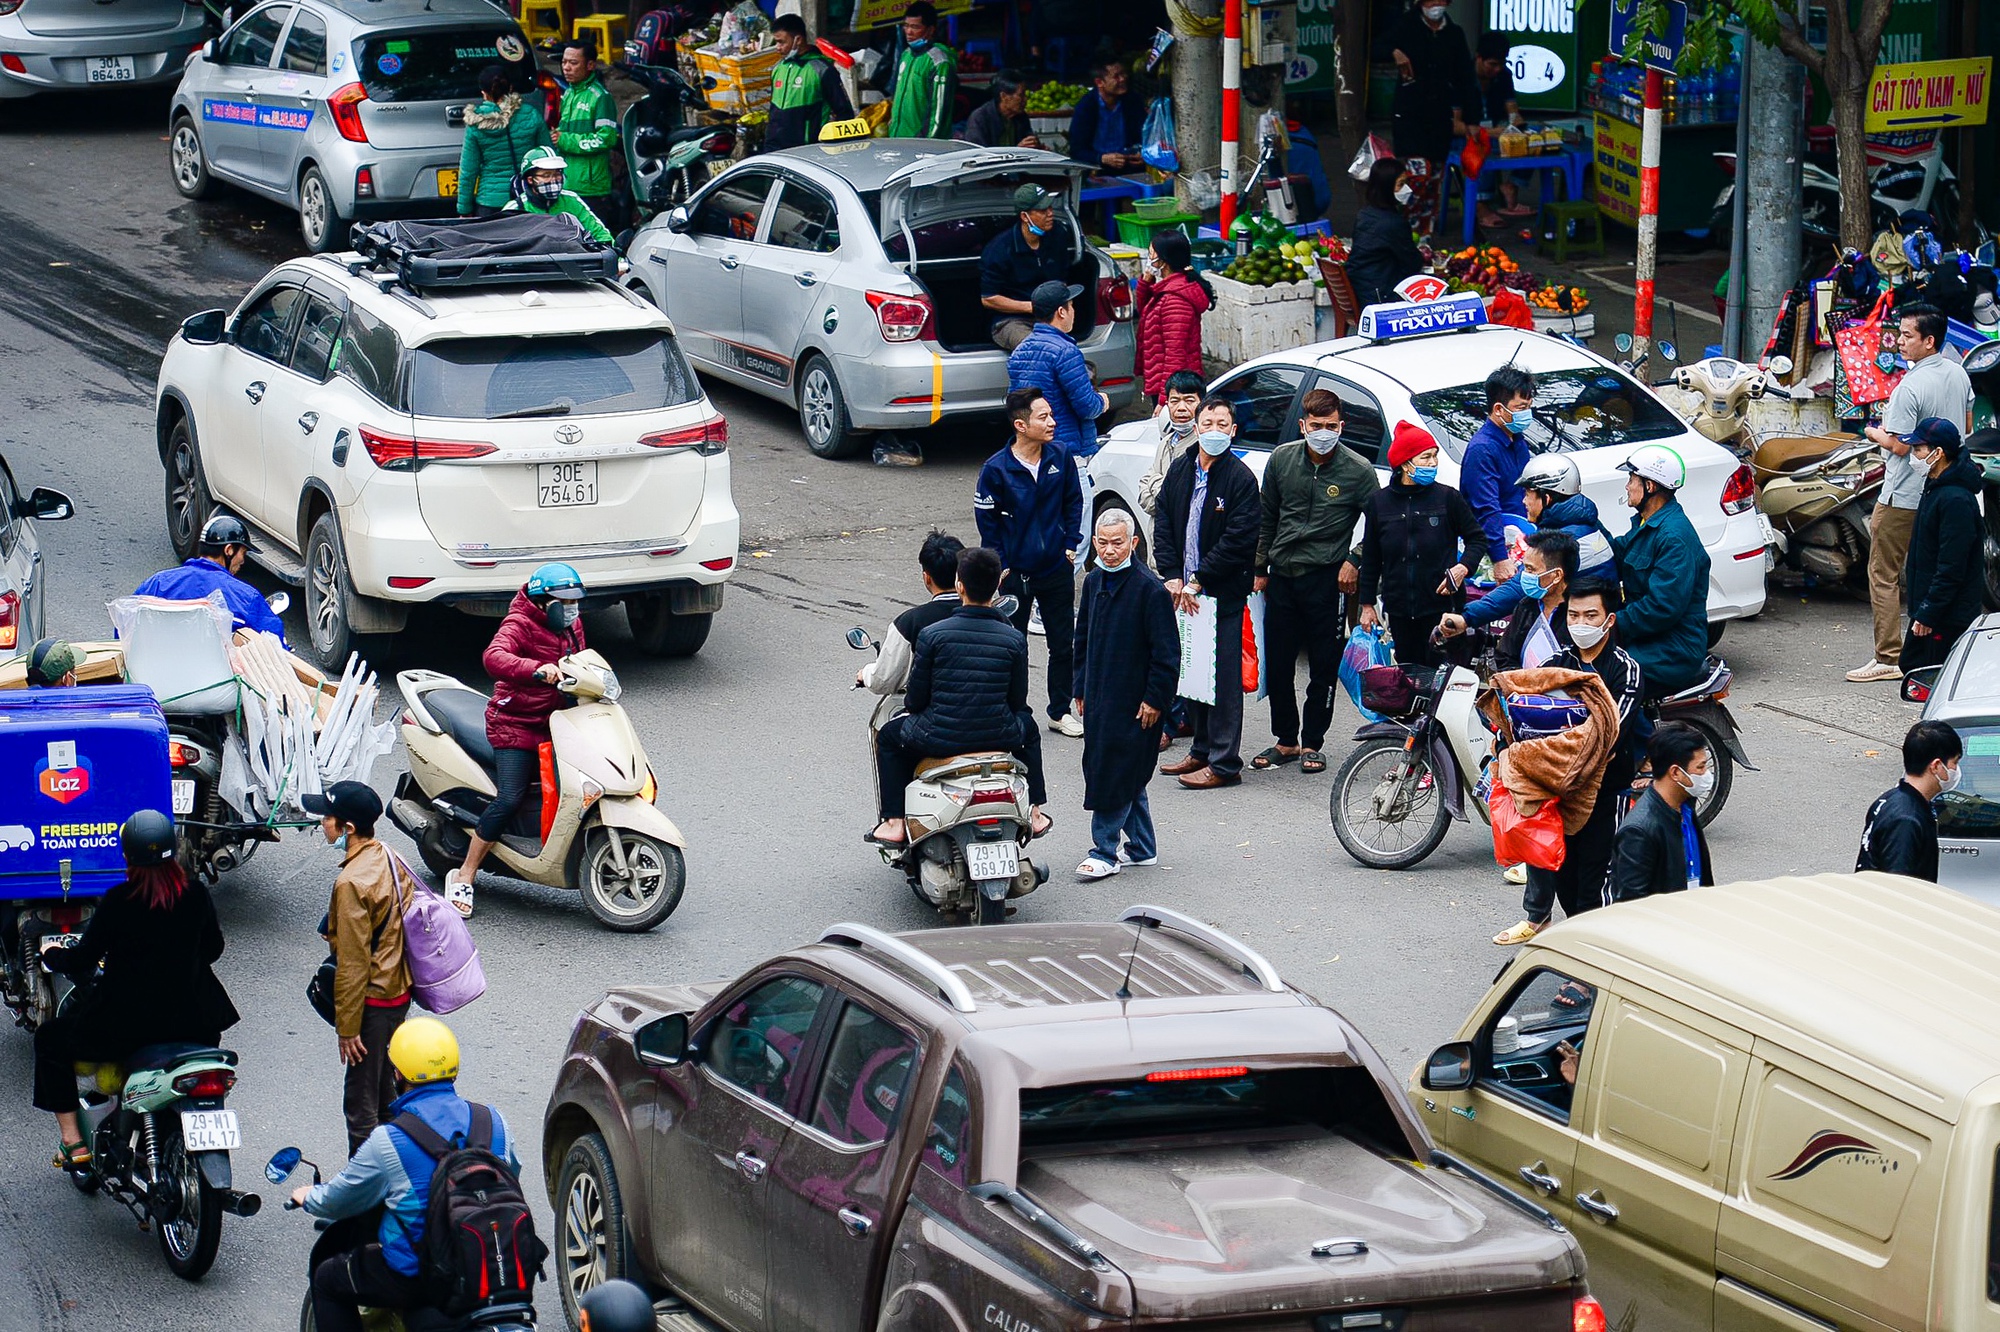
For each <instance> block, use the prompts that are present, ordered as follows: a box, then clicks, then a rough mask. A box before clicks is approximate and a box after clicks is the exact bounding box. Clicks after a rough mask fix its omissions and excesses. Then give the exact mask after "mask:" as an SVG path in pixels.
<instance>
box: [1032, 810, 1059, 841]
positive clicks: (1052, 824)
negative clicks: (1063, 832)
mask: <svg viewBox="0 0 2000 1332" xmlns="http://www.w3.org/2000/svg"><path fill="white" fill-rule="evenodd" d="M1055 830H1056V821H1055V819H1053V818H1052V817H1050V816H1049V815H1047V814H1044V815H1042V826H1041V827H1039V828H1037V827H1036V826H1035V821H1034V820H1033V819H1030V820H1028V840H1029V841H1031V842H1032V841H1034V840H1035V839H1036V838H1037V837H1047V836H1048V835H1049V834H1050V833H1052V832H1054V831H1055Z"/></svg>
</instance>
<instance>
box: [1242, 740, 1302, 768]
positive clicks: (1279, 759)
mask: <svg viewBox="0 0 2000 1332" xmlns="http://www.w3.org/2000/svg"><path fill="white" fill-rule="evenodd" d="M1298 761H1299V751H1298V750H1296V749H1294V750H1293V751H1292V752H1291V753H1289V754H1287V753H1286V752H1285V751H1284V750H1282V749H1280V748H1278V746H1276V745H1272V746H1271V747H1270V748H1269V749H1267V750H1265V751H1264V752H1263V753H1261V754H1259V755H1258V756H1257V757H1256V758H1253V759H1251V760H1250V766H1251V767H1253V768H1256V769H1258V770H1259V771H1262V770H1263V769H1265V768H1281V767H1283V766H1284V765H1285V764H1287V763H1297V762H1298Z"/></svg>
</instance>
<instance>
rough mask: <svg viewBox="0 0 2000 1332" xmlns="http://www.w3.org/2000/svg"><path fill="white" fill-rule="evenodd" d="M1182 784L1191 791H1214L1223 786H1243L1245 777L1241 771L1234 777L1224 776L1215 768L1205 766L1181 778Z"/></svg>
mask: <svg viewBox="0 0 2000 1332" xmlns="http://www.w3.org/2000/svg"><path fill="white" fill-rule="evenodd" d="M1181 785H1182V786H1185V787H1186V788H1187V789H1188V790H1190V791H1213V790H1215V789H1216V788H1217V787H1222V786H1241V785H1243V777H1242V775H1241V774H1240V773H1239V774H1238V775H1236V776H1234V777H1224V776H1223V775H1222V774H1221V773H1219V772H1217V771H1216V770H1215V769H1214V768H1209V767H1204V768H1202V769H1201V770H1200V771H1198V772H1191V773H1189V774H1188V775H1187V776H1185V777H1183V778H1181Z"/></svg>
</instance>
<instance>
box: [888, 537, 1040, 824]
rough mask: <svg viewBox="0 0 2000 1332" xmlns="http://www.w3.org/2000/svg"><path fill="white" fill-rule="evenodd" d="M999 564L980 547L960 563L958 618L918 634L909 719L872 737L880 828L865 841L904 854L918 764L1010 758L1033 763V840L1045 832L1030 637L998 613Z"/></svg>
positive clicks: (905, 697) (1030, 795)
mask: <svg viewBox="0 0 2000 1332" xmlns="http://www.w3.org/2000/svg"><path fill="white" fill-rule="evenodd" d="M999 589H1000V557H999V556H998V555H996V554H995V553H994V552H992V551H990V550H988V549H986V547H984V546H975V547H973V548H972V549H971V550H967V551H964V552H963V553H961V554H960V555H959V557H958V599H959V601H960V602H961V603H963V604H962V605H960V607H959V608H958V610H956V611H954V612H953V613H952V614H950V615H948V616H946V617H945V618H944V619H942V620H939V621H938V622H937V623H936V624H933V625H931V626H929V627H928V628H926V629H925V630H924V631H923V632H922V633H920V634H918V635H917V650H916V655H915V657H914V659H913V660H912V661H911V663H910V682H909V687H908V689H907V690H906V691H905V692H904V694H903V702H904V705H905V706H906V707H908V708H909V711H908V712H906V713H904V714H903V715H902V716H900V717H897V718H894V719H892V720H891V721H889V722H888V723H886V724H885V725H884V726H883V727H882V729H881V730H880V731H878V732H876V734H875V775H876V780H877V785H878V787H879V788H880V790H881V793H882V796H881V798H882V821H881V822H880V823H879V824H877V825H876V827H875V831H874V832H872V833H870V834H868V840H870V841H873V842H878V843H881V844H882V845H885V846H901V845H902V844H903V843H904V842H905V841H906V840H907V839H908V837H909V833H908V830H907V829H906V828H905V827H904V824H903V791H904V788H905V787H907V786H908V785H909V784H910V782H911V780H912V779H914V778H915V776H916V772H917V760H919V759H923V758H950V757H951V756H952V755H954V754H973V753H980V752H984V751H994V750H1000V751H1006V752H1009V753H1012V754H1013V755H1014V756H1015V757H1016V758H1018V759H1020V760H1021V761H1022V762H1023V763H1024V764H1026V765H1027V769H1028V799H1029V802H1030V803H1031V804H1032V805H1033V806H1034V811H1033V814H1032V823H1033V830H1034V835H1035V836H1037V837H1039V836H1041V835H1042V834H1043V833H1044V832H1046V831H1048V828H1049V820H1048V819H1046V818H1044V817H1043V815H1042V803H1043V801H1045V800H1047V799H1048V794H1047V792H1046V791H1044V790H1043V789H1042V738H1041V730H1040V728H1039V727H1037V726H1036V725H1035V717H1034V713H1033V712H1031V711H1030V710H1029V707H1028V636H1027V635H1026V634H1024V633H1022V632H1021V631H1020V630H1019V629H1016V628H1015V627H1014V626H1013V625H1012V624H1009V623H1008V621H1007V617H1006V616H1005V615H1003V614H1001V613H1000V612H999V611H998V610H997V609H995V608H994V605H993V597H994V594H995V593H996V592H998V591H999Z"/></svg>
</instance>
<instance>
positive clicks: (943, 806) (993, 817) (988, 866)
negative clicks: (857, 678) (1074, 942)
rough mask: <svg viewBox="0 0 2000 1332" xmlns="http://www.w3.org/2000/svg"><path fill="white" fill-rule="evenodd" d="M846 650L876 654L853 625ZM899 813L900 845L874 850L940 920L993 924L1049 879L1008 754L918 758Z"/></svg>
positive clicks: (1020, 774) (1024, 787)
mask: <svg viewBox="0 0 2000 1332" xmlns="http://www.w3.org/2000/svg"><path fill="white" fill-rule="evenodd" d="M847 645H848V646H849V647H851V648H853V649H855V650H856V651H857V652H862V651H866V650H867V649H869V648H874V649H875V650H876V651H877V652H880V651H881V649H882V645H881V644H880V643H879V642H876V641H875V640H874V639H872V638H870V637H869V636H868V631H867V630H866V629H863V628H861V627H860V626H859V625H857V626H855V627H854V628H852V629H849V630H848V631H847ZM856 687H857V688H858V687H859V686H858V685H857V686H856ZM870 753H871V755H872V753H873V749H872V746H871V749H870ZM903 809H904V825H905V827H906V829H907V832H906V833H905V840H904V843H903V845H901V846H878V847H877V848H876V849H877V850H878V851H879V852H881V855H882V863H883V864H885V865H890V866H893V867H895V868H897V869H900V870H902V871H903V875H904V877H905V878H906V879H907V880H908V881H909V885H910V891H911V892H912V893H915V894H916V897H917V900H918V901H919V902H922V903H923V904H924V905H926V906H929V907H933V908H935V909H936V910H937V911H939V912H940V913H942V914H944V915H947V916H953V917H958V916H969V917H970V918H971V920H972V923H974V924H976V925H998V924H999V923H1000V922H1002V921H1003V920H1005V919H1006V918H1007V902H1008V900H1009V899H1010V898H1016V897H1026V896H1027V895H1028V894H1029V893H1032V892H1034V891H1035V889H1037V888H1039V887H1041V886H1042V885H1043V884H1045V883H1047V882H1048V880H1049V867H1048V866H1047V865H1037V864H1035V863H1034V862H1033V861H1032V860H1030V859H1029V858H1028V854H1027V847H1028V840H1029V837H1030V834H1031V831H1032V825H1033V809H1034V807H1033V805H1032V804H1031V803H1030V802H1029V800H1028V770H1027V768H1026V767H1025V766H1024V765H1023V764H1021V763H1019V762H1017V761H1016V760H1015V758H1014V756H1013V755H1012V754H1003V753H977V754H958V755H955V756H953V757H950V758H931V759H924V760H923V761H922V762H920V763H918V764H917V774H916V778H915V779H914V780H913V781H911V783H910V784H909V786H908V787H907V788H906V790H905V794H904V798H903Z"/></svg>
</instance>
